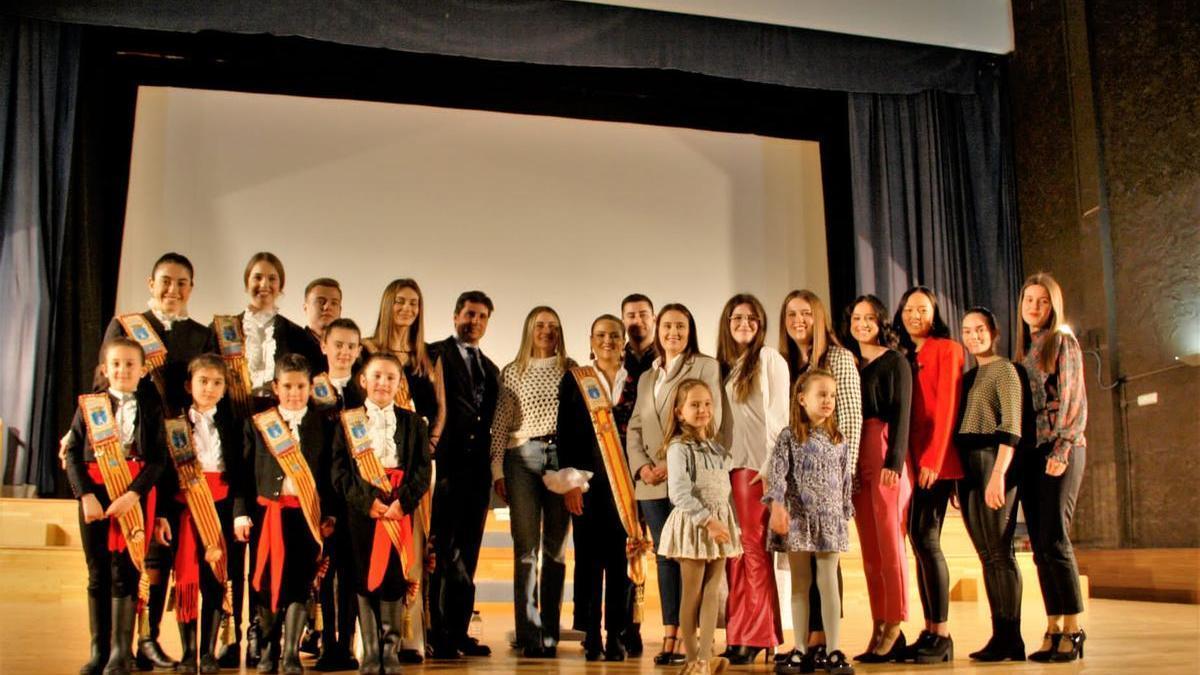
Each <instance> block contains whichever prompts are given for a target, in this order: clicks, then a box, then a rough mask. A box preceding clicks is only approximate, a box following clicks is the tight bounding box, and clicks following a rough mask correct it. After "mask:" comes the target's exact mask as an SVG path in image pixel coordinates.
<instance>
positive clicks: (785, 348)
mask: <svg viewBox="0 0 1200 675" xmlns="http://www.w3.org/2000/svg"><path fill="white" fill-rule="evenodd" d="M796 298H800V299H801V300H803V301H805V302H807V303H808V307H809V309H811V310H812V313H813V326H812V344H811V346H810V347H809V352H808V358H807V359H805V360H803V361H802V360H801V359H803V358H804V353H803V352H802V351H801V350H800V346H799V345H797V344H796V343H795V341H793V340H792V336H790V335H788V331H787V306H788V303H789V302H791V301H792V300H795V299H796ZM840 346H841V343H840V342H839V341H838V338H837V334H836V333H835V332H834V330H833V322H832V321H831V320H830V319H829V310H827V309H825V303H824V302H821V298H820V296H818V295H817V294H816V293H813V292H812V291H810V290H808V289H803V290H798V291H792V292H791V293H788V294H787V297H786V298H784V299H783V304H782V305H780V307H779V353H780V354H782V355H783V358H784V359H785V360H786V361H787V364H788V371H789V372H790V373H791V376H792V377H793V378H795V377H796V376H798V375H799V374H800V373H801V372H803V371H804V370H806V369H807V368H809V367H816V368H828V367H829V352H830V351H832V348H833V347H840Z"/></svg>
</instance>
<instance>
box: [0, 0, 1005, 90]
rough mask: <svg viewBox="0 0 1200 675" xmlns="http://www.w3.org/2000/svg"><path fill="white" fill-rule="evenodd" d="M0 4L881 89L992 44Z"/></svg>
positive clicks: (194, 28) (50, 15)
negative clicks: (974, 46)
mask: <svg viewBox="0 0 1200 675" xmlns="http://www.w3.org/2000/svg"><path fill="white" fill-rule="evenodd" d="M4 4H5V5H6V7H5V8H0V12H5V11H7V12H10V13H14V14H18V15H21V16H26V17H30V18H38V19H45V20H51V21H61V22H65V23H78V24H86V25H97V26H119V27H123V28H142V29H149V30H160V31H176V32H188V33H195V32H198V31H201V30H214V31H222V32H226V33H243V34H268V35H276V36H298V37H306V38H311V39H314V40H322V41H325V42H336V43H338V44H345V45H357V46H360V47H379V48H383V49H392V50H397V51H402V52H413V53H417V54H439V55H444V56H464V57H468V58H474V59H483V60H489V61H510V62H519V63H535V64H544V65H556V66H590V67H598V68H650V69H655V70H679V71H683V72H688V73H699V74H703V75H712V76H714V77H723V78H729V79H735V80H745V81H748V82H762V83H766V84H779V85H784V86H788V87H803V88H807V89H826V90H831V91H849V92H867V93H875V94H913V93H917V92H920V91H925V90H929V89H936V90H940V91H949V92H956V93H971V92H973V91H974V90H975V78H976V73H977V72H978V70H979V66H980V64H981V63H982V62H984V61H986V60H987V59H988V58H989V57H988V55H986V54H980V53H977V52H968V51H964V50H961V49H952V48H949V47H935V46H928V45H918V44H912V43H905V42H895V41H889V40H879V39H876V38H867V37H858V36H853V35H843V34H837V33H827V32H823V31H815V30H805V29H802V28H791V27H786V26H771V25H767V24H760V23H751V22H745V21H731V20H728V19H717V18H710V17H703V16H690V15H685V14H673V13H669V12H655V11H648V10H642V9H630V8H625V7H614V6H609V5H596V4H590V3H581V2H562V1H561V0H288V1H283V2H279V1H277V2H246V0H174V1H172V2H162V0H86V1H81V0H7V2H6V3H4Z"/></svg>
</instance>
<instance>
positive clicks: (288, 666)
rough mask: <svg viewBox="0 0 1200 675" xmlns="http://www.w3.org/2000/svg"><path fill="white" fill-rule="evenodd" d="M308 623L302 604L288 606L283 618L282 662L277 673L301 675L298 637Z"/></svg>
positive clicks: (306, 613)
mask: <svg viewBox="0 0 1200 675" xmlns="http://www.w3.org/2000/svg"><path fill="white" fill-rule="evenodd" d="M307 621H308V609H307V608H306V607H305V606H304V603H302V602H293V603H292V604H290V605H288V608H287V613H286V614H285V615H284V618H283V646H282V648H281V652H282V654H283V660H282V662H281V663H280V667H279V672H281V673H283V675H301V674H302V673H303V672H304V666H302V665H301V664H300V637H301V635H302V634H303V633H304V624H305V623H306V622H307Z"/></svg>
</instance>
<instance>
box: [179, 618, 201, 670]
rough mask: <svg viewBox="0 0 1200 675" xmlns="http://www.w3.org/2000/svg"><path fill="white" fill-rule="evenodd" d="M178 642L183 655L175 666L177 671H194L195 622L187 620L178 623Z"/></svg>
mask: <svg viewBox="0 0 1200 675" xmlns="http://www.w3.org/2000/svg"><path fill="white" fill-rule="evenodd" d="M179 643H180V644H181V645H182V646H183V655H182V656H180V657H179V663H178V664H177V665H176V666H175V672H177V673H195V672H196V622H195V621H189V622H187V623H181V624H179Z"/></svg>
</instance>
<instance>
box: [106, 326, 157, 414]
mask: <svg viewBox="0 0 1200 675" xmlns="http://www.w3.org/2000/svg"><path fill="white" fill-rule="evenodd" d="M117 321H118V322H120V324H121V327H122V328H124V329H125V334H126V335H127V336H129V338H130V339H131V340H133V341H134V342H136V343H138V344H139V345H140V346H141V347H142V353H143V354H145V355H146V370H147V374H148V375H150V380H151V381H152V382H154V386H155V388H156V389H158V395H159V396H161V397H162V400H163V405H164V406H165V405H166V403H167V383H166V380H165V379H163V372H162V367H163V366H164V365H166V363H167V347H166V345H165V344H164V343H163V341H162V338H160V337H159V336H158V333H156V332H155V331H154V326H151V325H150V322H149V321H148V320H147V319H146V317H144V316H142V315H141V314H122V315H121V316H118V317H117Z"/></svg>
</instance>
